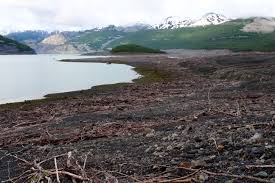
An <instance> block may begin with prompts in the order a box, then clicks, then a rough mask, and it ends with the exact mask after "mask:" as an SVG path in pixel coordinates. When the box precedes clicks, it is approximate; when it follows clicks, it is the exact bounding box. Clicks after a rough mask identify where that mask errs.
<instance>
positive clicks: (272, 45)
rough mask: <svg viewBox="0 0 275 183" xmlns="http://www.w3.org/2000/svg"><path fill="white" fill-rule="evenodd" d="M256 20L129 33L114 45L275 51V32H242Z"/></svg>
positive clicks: (113, 44) (113, 43)
mask: <svg viewBox="0 0 275 183" xmlns="http://www.w3.org/2000/svg"><path fill="white" fill-rule="evenodd" d="M251 21H252V19H238V20H234V21H231V22H227V23H224V24H221V25H213V26H206V27H189V28H181V29H173V30H169V29H167V30H143V31H138V32H134V33H128V34H127V35H126V36H125V37H123V38H121V39H119V40H116V41H114V42H112V43H111V44H110V45H109V47H115V46H117V45H121V44H138V45H144V46H147V47H152V48H157V49H230V50H232V51H275V32H273V33H269V34H261V33H248V32H243V31H241V29H242V28H243V27H244V26H245V25H246V24H247V23H250V22H251Z"/></svg>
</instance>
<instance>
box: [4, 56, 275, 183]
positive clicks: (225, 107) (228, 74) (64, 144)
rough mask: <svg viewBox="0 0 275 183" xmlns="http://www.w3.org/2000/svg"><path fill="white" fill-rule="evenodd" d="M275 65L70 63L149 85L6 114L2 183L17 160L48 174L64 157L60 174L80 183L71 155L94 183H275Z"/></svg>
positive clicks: (157, 60)
mask: <svg viewBox="0 0 275 183" xmlns="http://www.w3.org/2000/svg"><path fill="white" fill-rule="evenodd" d="M274 60H275V55H274V54H268V55H267V54H257V53H250V54H237V55H222V56H221V55H218V56H215V55H214V56H212V57H208V56H207V57H204V56H198V57H192V58H189V57H179V58H169V55H167V56H158V55H154V56H148V55H146V56H144V55H143V56H141V55H138V56H133V55H130V56H126V57H121V58H119V60H118V59H117V58H116V59H114V58H108V59H107V58H102V59H100V60H99V59H89V60H87V59H84V60H83V59H82V60H74V61H85V62H87V61H89V62H96V61H97V62H98V61H101V62H105V63H121V64H127V63H128V64H131V66H134V67H137V68H140V69H141V70H140V72H141V71H142V72H145V73H147V77H148V78H150V77H151V79H148V80H147V79H146V80H143V81H139V82H136V83H130V84H127V83H126V84H117V85H114V86H109V85H107V86H98V87H95V88H93V89H91V90H87V91H83V93H81V91H80V92H79V93H77V94H75V95H69V96H65V98H63V99H60V100H56V101H55V100H53V101H48V102H41V103H38V104H33V105H29V106H28V105H21V106H20V105H19V106H16V107H12V108H8V107H7V108H6V109H3V110H0V130H1V132H2V133H1V134H0V159H1V160H2V162H8V161H9V162H11V164H10V166H9V167H7V165H6V164H5V163H3V164H1V163H0V180H2V179H3V180H7V179H8V171H7V170H8V168H9V169H10V170H15V169H17V168H18V160H17V159H16V158H15V157H14V156H16V157H19V158H20V159H24V160H26V161H28V162H30V164H32V162H33V161H34V160H35V159H39V161H45V164H43V165H42V167H43V169H45V170H52V169H54V166H53V161H52V158H53V157H58V158H57V160H58V165H59V167H60V168H61V167H62V168H64V169H65V170H66V171H68V172H71V173H72V172H73V173H74V174H75V175H79V176H82V173H81V170H80V169H77V168H76V170H71V169H69V168H68V167H66V166H65V165H64V166H63V164H64V162H66V161H67V153H68V152H72V154H73V157H75V158H76V159H77V160H78V162H79V163H80V164H81V165H82V164H83V163H84V162H85V164H86V165H87V166H86V169H85V173H86V175H87V176H89V177H96V178H97V179H98V180H104V178H105V177H104V175H105V174H103V177H101V176H99V175H98V173H99V172H102V171H104V172H107V173H108V174H110V175H112V176H113V177H115V178H116V179H117V180H118V181H119V182H137V180H139V181H149V180H157V179H158V178H159V177H161V180H162V181H169V180H175V179H179V180H184V181H188V180H189V178H190V181H189V182H191V181H193V180H194V181H197V182H199V181H200V182H211V183H212V182H213V183H221V182H227V181H233V182H239V181H241V182H274V181H273V180H274V179H273V178H275V175H274V173H273V171H274V164H275V141H274V135H275V134H274V128H275V125H274V121H275V112H274V108H275V94H274V89H275V83H274V79H275V74H274V69H275V61H274ZM147 69H148V70H147ZM145 75H146V74H145ZM152 76H154V77H152ZM152 78H153V79H152ZM53 97H58V96H53ZM66 97H67V98H66ZM9 154H12V155H13V156H10V155H9ZM63 154H65V156H61V155H63ZM85 157H86V158H85ZM47 159H50V161H47ZM22 164H25V163H24V162H23V163H22ZM76 167H77V166H76ZM251 167H252V168H251ZM263 167H264V168H263ZM27 170H29V166H28V165H26V166H25V169H20V171H19V174H20V172H21V173H23V172H24V171H27ZM11 172H12V174H11V175H10V176H12V177H16V176H18V174H16V171H11ZM121 174H123V175H124V176H122V177H121V176H120V175H121ZM61 176H62V175H61ZM184 177H188V180H187V178H184ZM63 178H64V179H63ZM102 178H103V179H102ZM180 178H182V179H180ZM133 179H134V180H133ZM185 179H186V180H185ZM191 179H192V180H191ZM62 180H64V181H66V176H62Z"/></svg>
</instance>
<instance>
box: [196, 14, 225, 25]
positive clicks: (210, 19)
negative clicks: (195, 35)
mask: <svg viewBox="0 0 275 183" xmlns="http://www.w3.org/2000/svg"><path fill="white" fill-rule="evenodd" d="M227 21H228V18H226V17H225V16H224V15H221V14H216V13H207V14H206V15H204V16H203V17H202V18H201V19H199V20H198V21H195V22H194V23H193V24H192V26H194V27H196V26H207V25H219V24H222V23H225V22H227Z"/></svg>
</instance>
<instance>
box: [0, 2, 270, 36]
mask: <svg viewBox="0 0 275 183" xmlns="http://www.w3.org/2000/svg"><path fill="white" fill-rule="evenodd" d="M0 10H1V11H0V31H1V30H2V31H3V30H26V29H47V30H55V29H62V30H72V29H85V28H92V27H98V26H99V27H101V26H105V25H109V24H115V25H125V24H130V23H134V22H145V23H150V24H155V23H158V22H160V21H161V20H162V19H163V18H165V17H167V16H180V17H190V18H198V17H200V16H202V15H203V14H205V13H208V12H217V13H221V14H224V15H225V16H228V17H232V18H236V17H242V16H246V17H248V16H275V1H274V0H241V1H240V0H230V1H229V0H192V1H190V0H0Z"/></svg>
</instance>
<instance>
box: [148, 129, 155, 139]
mask: <svg viewBox="0 0 275 183" xmlns="http://www.w3.org/2000/svg"><path fill="white" fill-rule="evenodd" d="M153 136H155V130H151V132H150V133H147V134H146V137H149V138H150V137H153Z"/></svg>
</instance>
